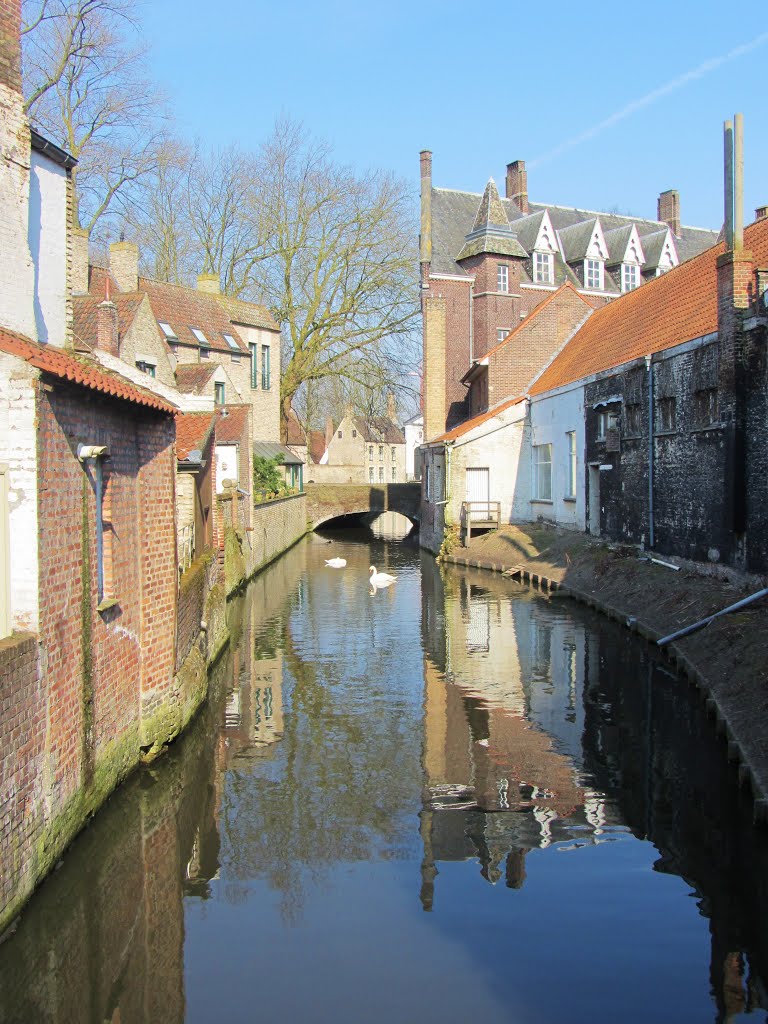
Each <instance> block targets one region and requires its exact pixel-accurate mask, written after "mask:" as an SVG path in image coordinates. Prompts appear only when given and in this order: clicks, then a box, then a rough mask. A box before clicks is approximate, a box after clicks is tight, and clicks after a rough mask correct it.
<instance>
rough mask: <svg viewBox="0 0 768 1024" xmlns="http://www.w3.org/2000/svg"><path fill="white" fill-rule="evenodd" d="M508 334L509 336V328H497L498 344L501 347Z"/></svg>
mask: <svg viewBox="0 0 768 1024" xmlns="http://www.w3.org/2000/svg"><path fill="white" fill-rule="evenodd" d="M508 334H509V328H508V327H497V328H496V344H497V345H500V344H501V343H502V341H504V339H505V338H506V336H507V335H508Z"/></svg>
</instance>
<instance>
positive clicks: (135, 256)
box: [109, 242, 139, 292]
mask: <svg viewBox="0 0 768 1024" xmlns="http://www.w3.org/2000/svg"><path fill="white" fill-rule="evenodd" d="M109 272H110V274H111V275H112V277H113V278H114V279H115V282H116V284H117V287H118V288H119V289H120V291H121V292H135V291H138V288H139V247H138V246H137V245H134V244H133V242H113V243H112V245H110V247H109Z"/></svg>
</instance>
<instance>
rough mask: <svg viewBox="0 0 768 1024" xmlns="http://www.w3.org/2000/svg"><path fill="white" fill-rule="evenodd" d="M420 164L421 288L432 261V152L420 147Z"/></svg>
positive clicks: (424, 283)
mask: <svg viewBox="0 0 768 1024" xmlns="http://www.w3.org/2000/svg"><path fill="white" fill-rule="evenodd" d="M419 163H420V165H421V240H420V247H419V249H420V252H419V260H420V262H421V267H422V279H421V285H422V288H423V287H424V286H425V285H426V281H425V277H426V275H427V274H428V273H429V264H430V263H431V262H432V152H431V150H429V149H422V151H421V153H419Z"/></svg>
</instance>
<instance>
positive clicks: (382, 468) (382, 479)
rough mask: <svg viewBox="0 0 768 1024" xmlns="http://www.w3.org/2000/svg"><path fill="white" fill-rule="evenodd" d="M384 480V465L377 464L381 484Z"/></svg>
mask: <svg viewBox="0 0 768 1024" xmlns="http://www.w3.org/2000/svg"><path fill="white" fill-rule="evenodd" d="M384 482H385V481H384V466H383V465H381V466H379V483H380V484H383V483H384Z"/></svg>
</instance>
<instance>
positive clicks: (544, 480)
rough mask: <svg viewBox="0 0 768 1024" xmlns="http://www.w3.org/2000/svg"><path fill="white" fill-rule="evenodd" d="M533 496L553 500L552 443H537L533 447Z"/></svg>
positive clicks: (542, 499) (543, 499)
mask: <svg viewBox="0 0 768 1024" xmlns="http://www.w3.org/2000/svg"><path fill="white" fill-rule="evenodd" d="M533 470H534V473H533V496H534V498H538V499H539V500H540V501H552V445H551V444H537V445H534V448H533Z"/></svg>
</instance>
